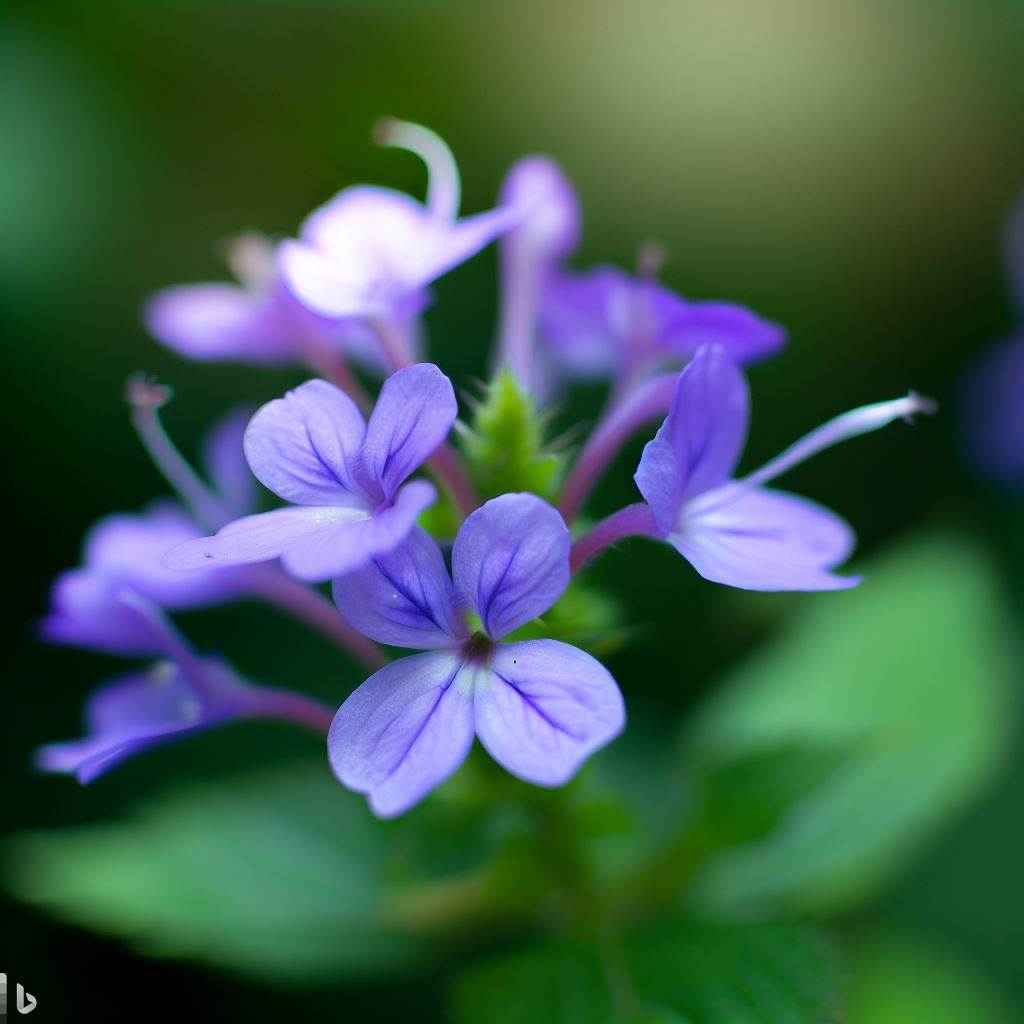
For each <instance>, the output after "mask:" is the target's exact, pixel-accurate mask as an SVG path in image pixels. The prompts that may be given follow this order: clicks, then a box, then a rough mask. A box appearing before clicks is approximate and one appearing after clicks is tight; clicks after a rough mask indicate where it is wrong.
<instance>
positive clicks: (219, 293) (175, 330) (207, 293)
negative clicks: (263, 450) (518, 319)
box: [143, 235, 422, 372]
mask: <svg viewBox="0 0 1024 1024" xmlns="http://www.w3.org/2000/svg"><path fill="white" fill-rule="evenodd" d="M277 261H278V247H275V246H274V245H273V244H272V243H271V242H270V241H268V240H267V239H264V238H262V237H261V236H259V235H245V236H243V237H242V238H240V239H238V240H237V241H235V242H234V243H233V244H232V246H231V247H230V249H229V262H230V263H231V265H232V267H233V268H234V269H235V271H236V273H237V275H238V278H239V280H240V282H241V283H240V284H238V285H235V284H229V283H227V282H223V283H221V282H217V283H213V282H211V283H205V284H183V285H175V286H173V287H170V288H164V289H162V290H161V291H159V292H157V293H156V294H155V295H154V296H152V297H151V298H150V299H149V301H148V302H147V303H146V306H145V308H144V310H143V321H144V323H145V325H146V329H147V330H148V331H149V333H150V334H152V335H153V337H154V338H156V339H157V341H160V342H162V343H163V344H164V345H166V346H167V347H168V348H171V349H174V351H176V352H178V353H179V354H181V355H183V356H186V357H187V358H189V359H198V360H201V361H204V362H245V363H255V364H258V365H260V364H262V365H268V366H274V365H281V364H286V363H303V364H308V365H313V366H316V365H319V363H320V362H322V360H323V353H325V352H332V351H333V352H336V353H339V354H341V353H344V354H345V355H348V356H351V357H352V358H353V359H355V360H356V361H358V362H360V363H362V364H363V365H364V366H366V367H367V368H369V369H371V370H374V371H378V372H379V371H380V370H382V369H383V366H384V364H383V361H382V358H381V354H380V348H379V345H378V343H377V339H376V337H375V336H374V335H373V333H372V332H371V331H370V330H369V328H367V327H366V325H365V324H360V323H357V322H354V321H341V320H338V319H331V318H328V317H323V316H317V315H316V314H315V313H312V312H310V310H308V309H306V308H305V306H303V305H302V304H301V303H300V302H299V301H298V300H297V299H296V298H295V296H294V295H292V293H291V292H290V291H289V290H288V288H287V287H286V285H285V284H284V282H283V281H282V279H281V276H280V273H279V271H278V267H277ZM421 308H422V301H420V302H419V303H418V305H412V304H410V305H407V306H405V307H403V309H402V310H401V311H400V312H401V314H402V315H403V316H405V317H412V316H415V315H416V314H418V313H419V311H420V309H421Z"/></svg>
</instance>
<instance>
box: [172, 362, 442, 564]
mask: <svg viewBox="0 0 1024 1024" xmlns="http://www.w3.org/2000/svg"><path fill="white" fill-rule="evenodd" d="M457 412H458V406H457V403H456V401H455V394H454V391H453V390H452V386H451V382H450V381H449V380H448V378H447V377H446V376H445V375H444V374H443V373H441V371H440V370H439V369H438V368H437V367H436V366H433V365H432V364H429V363H420V364H417V365H415V366H410V367H407V368H405V369H403V370H400V371H398V373H395V374H393V375H392V376H391V377H389V378H388V379H387V380H386V381H385V383H384V387H383V388H382V389H381V393H380V397H379V398H378V400H377V404H376V407H375V408H374V411H373V414H372V415H371V417H370V420H369V422H368V423H367V422H366V421H365V420H364V419H363V416H362V414H361V413H360V412H359V410H358V408H356V406H355V404H354V403H353V401H352V400H351V399H350V398H349V397H348V396H347V395H346V394H345V393H344V392H342V391H341V390H340V389H338V388H336V387H334V386H333V385H332V384H328V383H327V382H326V381H322V380H311V381H307V382H306V383H305V384H302V385H301V386H299V387H298V388H296V389H295V390H294V391H290V392H288V394H287V395H286V396H285V397H284V398H283V399H276V400H275V401H273V402H269V403H268V404H267V405H265V406H263V408H262V409H260V410H259V411H258V412H257V413H256V415H255V416H254V417H253V419H252V422H251V423H250V424H249V427H248V429H247V430H246V434H245V445H244V447H245V455H246V458H247V460H248V462H249V466H250V467H251V469H252V471H253V473H255V474H256V476H257V478H258V479H259V480H260V481H261V482H262V483H263V484H265V485H266V486H267V487H268V488H269V489H270V490H272V491H273V492H274V493H275V494H277V495H278V496H279V497H281V498H283V499H284V500H285V501H288V502H291V503H292V504H290V505H289V506H287V507H286V508H282V509H277V510H275V511H273V512H265V513H262V514H259V515H254V516H246V517H244V518H242V519H238V520H235V521H234V522H231V523H228V524H227V525H226V526H224V527H222V528H221V529H220V531H219V532H218V533H217V534H216V535H215V536H213V537H207V538H203V539H201V540H195V541H189V542H187V543H185V544H182V545H180V546H178V547H176V548H174V549H173V550H172V551H171V552H170V553H169V554H168V555H167V557H166V559H165V561H164V564H165V566H166V567H168V568H169V569H173V570H204V569H206V570H208V569H210V568H217V567H228V566H237V565H246V564H251V563H255V562H263V561H269V560H271V559H274V558H281V559H282V561H283V563H284V565H285V568H287V569H288V571H289V572H290V573H292V574H293V575H294V576H297V577H299V578H300V579H304V580H310V581H319V580H326V579H329V578H331V577H332V576H337V575H339V574H341V573H344V572H350V571H351V570H353V569H356V568H358V567H359V566H360V565H363V564H365V562H366V561H367V560H369V559H370V558H372V557H374V556H375V555H378V554H382V553H384V552H386V551H390V550H391V549H392V548H394V547H395V546H396V545H398V544H399V543H401V541H402V540H403V539H404V538H405V537H406V536H407V535H408V533H409V531H410V530H411V529H412V527H413V524H414V523H415V521H416V517H417V516H418V515H419V514H420V513H421V512H422V511H423V510H424V509H425V508H426V507H427V506H429V505H430V504H432V502H433V501H434V500H435V498H436V496H437V492H436V491H435V489H434V487H433V485H432V484H430V483H427V482H426V481H422V480H416V481H412V482H411V483H405V481H406V479H407V477H409V476H410V475H411V474H412V473H413V472H414V471H415V470H416V469H418V468H419V466H420V465H421V464H422V463H423V462H424V461H426V459H428V458H429V457H430V455H431V454H432V453H433V452H434V451H435V449H437V448H438V446H439V445H441V444H442V442H443V441H444V439H445V437H446V436H447V434H448V431H449V430H450V429H451V425H452V423H453V422H454V421H455V417H456V414H457Z"/></svg>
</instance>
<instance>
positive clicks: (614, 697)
mask: <svg viewBox="0 0 1024 1024" xmlns="http://www.w3.org/2000/svg"><path fill="white" fill-rule="evenodd" d="M490 667H491V671H490V672H489V673H488V674H487V676H486V678H481V679H479V680H478V682H477V685H476V697H475V705H474V715H475V721H476V732H477V735H478V736H479V737H480V742H481V743H483V745H484V746H485V747H486V748H487V751H488V753H490V755H491V757H493V758H494V759H495V760H496V761H497V762H498V763H499V764H501V765H502V766H503V767H505V768H507V769H508V770H509V771H510V772H512V774H513V775H517V776H518V777H519V778H521V779H525V780H526V781H527V782H533V783H536V784H537V785H539V786H561V785H563V784H564V783H566V782H568V781H569V779H571V778H572V777H573V775H575V774H576V772H577V770H578V769H579V767H580V765H582V764H583V762H584V761H585V760H586V759H587V757H589V756H590V754H592V753H593V752H594V751H595V750H597V749H598V748H599V747H603V746H604V745H605V744H606V743H608V742H609V741H611V740H612V739H614V738H615V737H616V736H617V735H618V734H619V733H620V732H621V731H622V728H623V725H624V724H625V718H626V713H625V708H624V707H623V703H622V694H621V693H619V688H618V686H617V685H616V684H615V680H614V679H613V678H612V677H611V675H610V674H609V673H608V670H607V669H606V668H605V667H604V666H603V665H602V664H601V663H600V662H599V661H597V660H595V659H594V658H592V657H591V656H590V655H589V654H586V653H584V652H583V651H581V650H579V649H578V648H576V647H571V646H570V645H569V644H564V643H560V642H559V641H557V640H527V641H525V642H523V643H515V644H503V645H501V646H499V647H497V648H495V650H494V653H493V656H492V659H491V666H490Z"/></svg>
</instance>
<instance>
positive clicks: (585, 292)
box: [540, 267, 786, 379]
mask: <svg viewBox="0 0 1024 1024" xmlns="http://www.w3.org/2000/svg"><path fill="white" fill-rule="evenodd" d="M540 329H541V335H542V337H543V338H544V340H545V342H546V343H547V346H548V347H549V349H550V350H551V352H552V354H553V356H554V359H555V361H556V363H557V364H558V365H559V366H560V367H561V368H562V370H563V371H564V372H566V373H568V374H569V375H570V376H574V377H579V378H584V379H588V378H589V379H593V378H603V377H613V378H620V379H621V378H630V379H632V378H635V377H637V376H640V375H643V374H645V373H646V372H648V371H649V370H650V369H652V368H656V367H657V366H658V365H660V364H666V363H668V364H672V365H679V363H681V362H686V361H687V360H689V359H690V358H691V357H692V356H693V354H694V353H695V352H696V351H697V349H698V348H700V346H701V345H705V344H719V345H721V346H722V347H723V348H724V349H725V350H726V351H727V352H728V353H729V355H730V356H731V357H732V359H733V360H735V361H736V362H738V363H751V362H756V361H757V360H760V359H765V358H767V357H768V356H771V355H774V354H775V353H776V352H778V351H779V349H781V348H782V346H783V344H785V340H786V333H785V331H784V330H783V329H782V328H781V327H779V326H777V325H775V324H772V323H769V322H768V321H766V320H762V319H761V318H760V317H758V316H756V315H755V314H754V313H751V312H750V311H749V310H747V309H744V308H743V307H742V306H736V305H732V304H731V303H726V302H690V301H688V300H686V299H683V298H681V297H680V296H678V295H676V294H675V292H672V291H670V290H669V289H668V288H665V287H663V286H661V285H659V284H657V283H655V282H654V281H653V280H651V279H650V278H649V277H647V276H644V275H641V276H639V277H631V276H630V275H629V274H626V273H625V272H624V271H622V270H619V269H617V268H615V267H598V268H596V269H594V270H590V271H586V272H584V273H570V272H565V271H563V272H561V273H559V274H556V275H552V276H551V278H550V280H549V282H548V284H547V287H546V288H545V289H544V291H543V294H542V297H541V305H540Z"/></svg>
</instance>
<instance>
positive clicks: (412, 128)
mask: <svg viewBox="0 0 1024 1024" xmlns="http://www.w3.org/2000/svg"><path fill="white" fill-rule="evenodd" d="M381 140H382V141H383V142H384V143H385V144H388V145H395V146H400V147H401V148H403V149H409V150H411V151H413V152H415V153H418V154H419V155H420V156H422V157H423V159H424V160H425V161H426V162H427V166H428V169H429V171H430V183H429V186H428V190H427V202H426V204H423V203H420V202H418V201H417V200H415V199H413V198H412V197H411V196H408V195H406V194H405V193H403V192H397V191H395V190H394V189H389V188H380V187H377V186H372V185H354V186H352V187H350V188H346V189H343V190H342V191H341V192H339V193H338V194H337V195H336V196H335V197H334V198H333V199H331V200H330V201H329V202H327V203H325V204H324V205H323V206H321V207H320V208H319V209H318V210H315V211H314V212H313V213H312V214H310V216H309V217H308V218H306V220H305V221H304V223H303V224H302V226H301V228H300V231H299V239H298V240H297V241H287V242H284V243H283V244H282V247H281V253H280V266H281V271H282V273H283V275H284V279H285V281H286V282H287V284H288V287H289V288H290V289H291V290H292V292H293V293H294V294H295V295H296V296H297V297H298V299H299V301H300V302H302V304H303V305H305V306H306V307H308V308H309V309H310V310H312V311H313V312H314V313H317V314H319V315H321V316H326V317H360V318H366V319H389V318H391V317H393V316H394V315H395V311H396V310H397V309H400V308H401V307H402V305H403V304H404V303H406V302H408V301H410V300H414V299H415V297H416V296H417V295H419V294H421V293H422V291H423V289H424V288H426V287H427V285H429V284H430V283H431V282H432V281H434V280H436V279H437V278H439V277H441V276H442V275H443V274H446V273H447V272H448V271H449V270H451V269H453V268H454V267H456V266H458V265H459V264H460V263H463V262H464V261H465V260H467V259H469V258H470V257H471V256H474V255H475V254H476V253H477V252H479V251H480V250H481V249H483V248H484V246H486V245H488V244H489V243H490V242H492V241H493V240H494V239H495V238H496V237H497V236H498V235H499V234H501V232H503V231H505V230H506V229H507V228H509V227H510V226H511V225H512V224H513V223H514V220H515V213H514V211H510V210H505V209H496V210H489V211H488V212H486V213H481V214H477V215H476V216H473V217H465V218H463V219H461V220H459V219H458V208H459V192H460V187H459V177H458V171H457V169H456V166H455V161H454V160H453V159H452V156H451V152H450V151H449V150H448V147H447V146H445V144H444V143H443V142H442V141H441V140H440V139H439V138H438V137H437V136H436V135H434V133H433V132H429V131H427V129H425V128H421V127H419V126H418V125H411V124H406V123H404V122H399V121H388V122H385V124H384V126H383V128H382V130H381Z"/></svg>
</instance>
